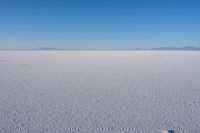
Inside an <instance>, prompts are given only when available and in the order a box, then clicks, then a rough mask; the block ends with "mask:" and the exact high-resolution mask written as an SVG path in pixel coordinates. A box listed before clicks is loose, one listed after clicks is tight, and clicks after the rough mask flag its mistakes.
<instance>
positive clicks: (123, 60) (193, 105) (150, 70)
mask: <svg viewBox="0 0 200 133" xmlns="http://www.w3.org/2000/svg"><path fill="white" fill-rule="evenodd" d="M165 129H174V130H175V131H176V132H177V133H198V132H200V52H170V51H162V52H161V51H0V132H1V133H28V132H30V133H40V132H44V133H49V132H51V133H62V132H66V133H71V132H74V133H158V132H159V131H160V130H165Z"/></svg>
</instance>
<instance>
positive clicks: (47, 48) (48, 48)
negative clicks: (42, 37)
mask: <svg viewBox="0 0 200 133" xmlns="http://www.w3.org/2000/svg"><path fill="white" fill-rule="evenodd" d="M33 50H59V49H57V48H52V47H41V48H36V49H33Z"/></svg>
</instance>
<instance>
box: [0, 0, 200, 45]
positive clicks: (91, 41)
mask: <svg viewBox="0 0 200 133" xmlns="http://www.w3.org/2000/svg"><path fill="white" fill-rule="evenodd" d="M184 46H195V47H200V1H199V0H0V48H1V49H5V48H6V49H21V48H23V49H26V48H28V49H29V48H40V47H53V48H64V49H133V48H153V47H184Z"/></svg>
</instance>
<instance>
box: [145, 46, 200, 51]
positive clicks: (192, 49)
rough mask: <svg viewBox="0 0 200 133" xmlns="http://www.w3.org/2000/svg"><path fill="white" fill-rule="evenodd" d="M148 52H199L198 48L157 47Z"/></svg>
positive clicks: (199, 48)
mask: <svg viewBox="0 0 200 133" xmlns="http://www.w3.org/2000/svg"><path fill="white" fill-rule="evenodd" d="M149 50H182V51H200V47H189V46H187V47H158V48H152V49H149Z"/></svg>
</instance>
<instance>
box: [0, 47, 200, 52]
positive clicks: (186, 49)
mask: <svg viewBox="0 0 200 133" xmlns="http://www.w3.org/2000/svg"><path fill="white" fill-rule="evenodd" d="M0 50H34V51H54V50H56V51H57V50H161V51H200V47H190V46H186V47H156V48H149V49H145V48H133V49H58V48H53V47H41V48H34V49H0Z"/></svg>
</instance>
